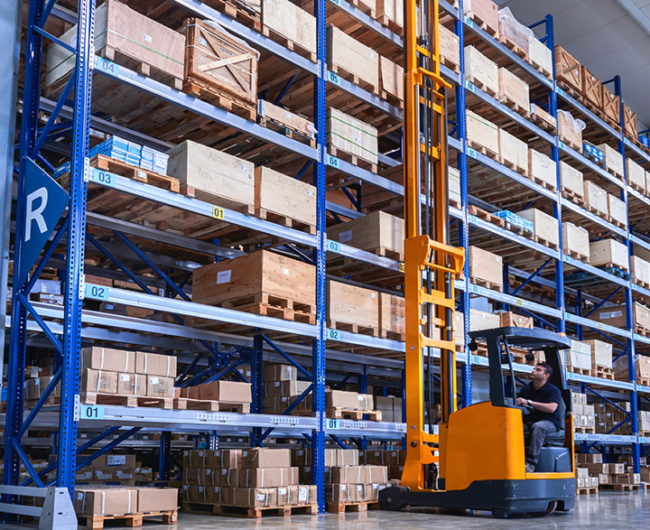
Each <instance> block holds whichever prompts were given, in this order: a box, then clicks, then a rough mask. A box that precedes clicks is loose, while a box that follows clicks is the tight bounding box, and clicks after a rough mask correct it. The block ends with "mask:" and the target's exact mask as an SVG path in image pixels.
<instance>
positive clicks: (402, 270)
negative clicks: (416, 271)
mask: <svg viewBox="0 0 650 530" xmlns="http://www.w3.org/2000/svg"><path fill="white" fill-rule="evenodd" d="M397 269H398V270H399V271H400V272H401V273H402V274H404V272H405V271H406V265H404V262H403V261H400V262H399V265H398V266H397Z"/></svg>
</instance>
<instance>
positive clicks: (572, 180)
mask: <svg viewBox="0 0 650 530" xmlns="http://www.w3.org/2000/svg"><path fill="white" fill-rule="evenodd" d="M560 180H561V182H562V194H563V195H564V196H565V197H567V198H569V199H571V200H572V201H574V202H577V203H582V201H583V200H584V196H585V189H584V180H583V176H582V172H581V171H579V170H577V169H576V168H574V167H572V166H570V165H569V164H567V163H566V162H562V161H560Z"/></svg>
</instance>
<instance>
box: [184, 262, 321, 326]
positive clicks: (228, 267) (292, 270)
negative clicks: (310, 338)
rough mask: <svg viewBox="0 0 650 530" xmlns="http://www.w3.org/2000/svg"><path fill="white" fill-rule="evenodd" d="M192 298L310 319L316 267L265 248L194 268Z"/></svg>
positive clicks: (237, 307) (268, 313)
mask: <svg viewBox="0 0 650 530" xmlns="http://www.w3.org/2000/svg"><path fill="white" fill-rule="evenodd" d="M192 282H193V283H192V301H193V302H197V303H199V304H207V305H220V306H222V307H226V308H233V309H239V310H242V311H247V312H251V313H259V314H266V315H267V316H279V317H281V318H284V319H286V320H300V321H310V320H313V316H314V315H315V313H316V310H315V305H316V267H314V266H313V265H310V264H308V263H303V262H302V261H298V260H294V259H290V258H287V257H285V256H281V255H279V254H275V253H273V252H268V251H266V250H262V251H259V252H254V253H252V254H248V255H245V256H241V257H238V258H233V259H228V260H224V261H219V262H217V263H211V264H210V265H205V266H204V267H199V268H198V269H194V272H193V280H192Z"/></svg>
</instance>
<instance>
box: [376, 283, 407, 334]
mask: <svg viewBox="0 0 650 530" xmlns="http://www.w3.org/2000/svg"><path fill="white" fill-rule="evenodd" d="M405 325H406V310H405V306H404V298H402V297H401V296H395V295H392V294H388V293H379V329H380V331H381V335H382V337H384V338H389V339H396V340H404V333H405V332H406V329H405Z"/></svg>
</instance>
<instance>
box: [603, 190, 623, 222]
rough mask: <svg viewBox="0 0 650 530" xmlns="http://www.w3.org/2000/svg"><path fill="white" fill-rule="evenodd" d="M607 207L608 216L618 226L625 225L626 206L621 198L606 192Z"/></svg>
mask: <svg viewBox="0 0 650 530" xmlns="http://www.w3.org/2000/svg"><path fill="white" fill-rule="evenodd" d="M607 209H608V211H609V217H610V218H611V220H612V221H613V222H615V223H616V224H617V225H619V226H620V225H623V226H627V208H626V207H625V203H624V202H623V201H622V200H621V199H619V198H618V197H616V196H614V195H611V194H609V193H608V194H607Z"/></svg>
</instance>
